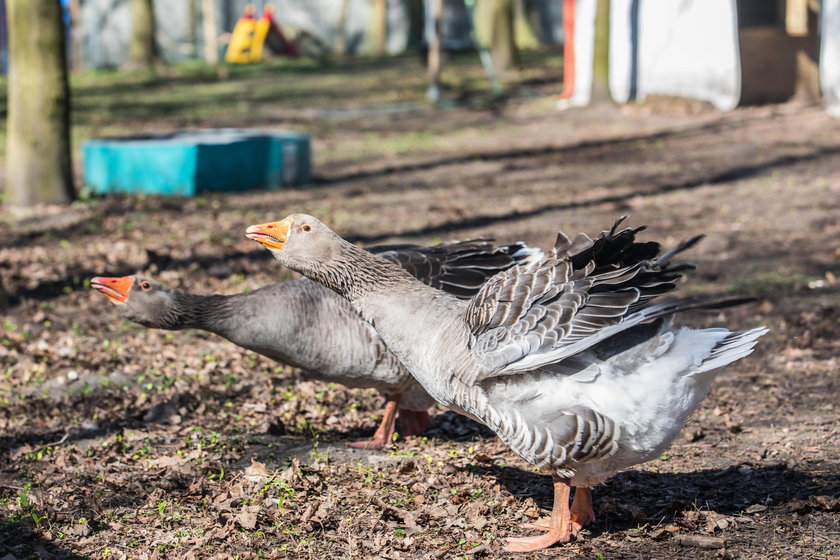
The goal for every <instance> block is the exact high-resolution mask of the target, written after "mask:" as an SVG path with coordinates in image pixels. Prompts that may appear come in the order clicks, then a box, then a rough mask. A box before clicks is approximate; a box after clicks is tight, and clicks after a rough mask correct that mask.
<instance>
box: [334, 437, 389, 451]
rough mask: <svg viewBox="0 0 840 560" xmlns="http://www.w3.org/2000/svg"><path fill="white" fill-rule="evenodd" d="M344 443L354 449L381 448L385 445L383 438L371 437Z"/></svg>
mask: <svg viewBox="0 0 840 560" xmlns="http://www.w3.org/2000/svg"><path fill="white" fill-rule="evenodd" d="M344 445H346V446H348V447H354V448H356V449H383V448H384V447H385V446H386V442H385V438H381V439H380V438H373V439H366V440H362V441H348V442H346V443H345V444H344Z"/></svg>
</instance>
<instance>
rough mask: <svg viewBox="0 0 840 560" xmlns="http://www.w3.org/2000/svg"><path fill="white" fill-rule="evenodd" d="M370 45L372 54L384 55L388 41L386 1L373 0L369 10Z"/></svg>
mask: <svg viewBox="0 0 840 560" xmlns="http://www.w3.org/2000/svg"><path fill="white" fill-rule="evenodd" d="M371 16H372V21H371V39H372V40H371V43H370V44H371V45H372V46H373V49H372V50H373V53H374V54H378V55H384V54H385V49H386V46H387V41H388V3H387V1H386V0H373V9H372V10H371Z"/></svg>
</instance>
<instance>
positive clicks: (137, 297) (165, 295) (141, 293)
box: [90, 276, 177, 328]
mask: <svg viewBox="0 0 840 560" xmlns="http://www.w3.org/2000/svg"><path fill="white" fill-rule="evenodd" d="M90 285H91V287H92V288H93V289H95V290H97V291H98V292H100V293H102V294H103V295H104V296H105V297H106V298H108V300H109V301H111V303H113V304H114V305H115V306H116V308H117V311H118V312H119V314H120V315H122V316H123V317H125V318H126V319H129V320H130V321H134V322H135V323H139V324H141V325H143V326H146V327H158V328H160V327H161V326H162V325H164V324H166V323H167V321H168V319H169V318H170V315H171V314H172V313H173V312H174V311H175V309H176V307H177V302H176V298H175V293H174V292H173V291H172V290H170V289H169V288H167V287H166V286H163V285H162V284H160V283H158V282H155V281H154V280H152V279H151V278H144V277H142V276H121V277H109V276H97V277H95V278H91V280H90Z"/></svg>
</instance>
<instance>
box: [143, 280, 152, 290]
mask: <svg viewBox="0 0 840 560" xmlns="http://www.w3.org/2000/svg"><path fill="white" fill-rule="evenodd" d="M140 287H141V288H143V289H144V290H151V289H152V285H151V284H149V283H148V282H142V283H141V284H140Z"/></svg>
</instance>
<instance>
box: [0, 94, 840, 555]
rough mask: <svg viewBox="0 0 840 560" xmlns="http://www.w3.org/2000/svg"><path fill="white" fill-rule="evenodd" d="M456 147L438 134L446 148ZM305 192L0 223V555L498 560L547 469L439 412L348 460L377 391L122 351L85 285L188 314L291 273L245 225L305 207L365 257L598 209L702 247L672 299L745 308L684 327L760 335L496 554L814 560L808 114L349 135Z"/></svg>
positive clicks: (535, 113)
mask: <svg viewBox="0 0 840 560" xmlns="http://www.w3.org/2000/svg"><path fill="white" fill-rule="evenodd" d="M396 126H399V127H404V128H405V129H412V128H415V129H417V130H418V131H423V132H424V133H427V134H428V133H433V134H434V133H439V134H440V135H441V137H442V138H444V137H446V138H447V139H448V140H447V142H446V143H442V144H441V147H440V149H439V150H437V151H436V152H434V153H430V154H423V155H420V156H416V155H415V156H393V157H386V158H379V157H377V158H369V159H366V160H363V161H358V160H353V161H346V162H344V161H341V160H335V159H332V160H329V161H328V163H323V164H319V160H318V157H319V154H323V153H325V152H328V151H329V150H330V146H331V143H332V142H335V141H337V137H338V136H339V135H342V134H344V135H352V134H358V133H359V132H360V131H363V132H364V134H365V138H366V139H367V140H365V141H373V140H371V138H374V137H375V135H376V134H386V133H387V131H388V130H389V128H390V127H396ZM456 129H457V130H458V131H459V134H458V135H457V136H456V137H454V139H453V137H451V136H447V134H448V132H450V131H452V130H456ZM314 153H315V158H316V161H315V173H316V176H317V181H316V183H315V184H314V185H312V186H310V187H307V188H299V189H288V190H283V191H278V192H271V193H264V192H262V193H248V194H244V195H213V196H206V197H200V198H196V199H190V200H183V199H159V198H154V197H143V198H129V197H109V198H105V199H91V200H87V201H84V202H80V203H77V204H76V205H75V206H74V207H73V208H71V209H69V210H67V209H46V214H47V215H46V216H44V215H40V216H38V217H34V218H29V219H25V218H24V219H13V218H10V217H8V216H7V217H6V218H5V220H4V221H3V223H2V224H0V275H2V277H3V280H4V283H5V286H6V288H7V290H8V291H9V292H10V293H11V295H12V303H13V306H12V307H11V309H10V310H9V311H8V313H7V314H6V315H5V316H4V317H3V319H2V320H3V331H2V333H0V334H1V336H2V338H0V342H2V344H0V403H2V407H0V558H2V559H7V560H12V559H15V558H30V557H41V558H137V559H147V558H148V559H152V558H241V559H250V558H319V559H324V560H326V559H333V558H335V559H338V558H394V559H396V558H447V559H448V558H469V559H471V558H477V559H502V558H509V557H510V556H511V555H509V554H506V553H504V552H503V551H502V547H503V544H504V541H503V537H505V536H512V535H519V534H521V533H522V530H521V529H520V528H519V527H518V526H519V525H520V524H521V523H523V522H525V521H529V520H532V519H534V518H536V517H537V516H539V515H540V514H541V513H544V511H541V510H545V509H547V508H549V507H550V505H551V495H550V485H549V481H550V479H549V477H547V476H545V475H542V474H539V473H536V472H535V471H534V470H533V469H532V468H531V467H530V466H529V465H527V464H526V463H524V462H523V461H522V460H520V459H519V458H518V457H516V456H515V455H514V454H513V453H511V452H510V451H509V450H508V449H507V448H506V447H505V446H504V445H503V444H501V443H500V442H499V441H498V440H497V439H495V437H494V436H493V435H492V433H489V432H488V431H487V430H485V429H482V428H481V427H479V426H477V425H476V424H474V423H472V422H471V421H468V420H466V419H464V418H461V417H458V416H455V415H454V414H453V413H451V412H443V411H438V415H437V416H436V417H435V420H434V423H433V426H432V427H431V429H429V430H428V431H427V432H426V433H425V434H424V437H415V438H409V439H403V440H400V441H397V442H396V443H395V445H394V446H393V448H392V449H391V450H388V451H386V452H366V451H358V450H350V449H348V448H346V447H344V446H342V445H341V443H340V442H341V441H344V440H346V439H349V438H360V437H365V436H369V435H370V434H371V433H372V431H373V428H374V426H375V423H376V420H377V418H376V415H377V414H379V413H380V411H381V405H382V399H381V397H379V396H378V395H377V394H375V393H374V392H371V391H353V390H348V389H345V388H343V387H338V386H326V385H323V384H321V383H317V382H310V381H303V380H302V379H301V378H300V376H299V373H298V372H297V371H295V370H294V369H292V368H289V367H280V366H278V365H277V364H275V363H273V362H271V361H269V360H267V359H264V358H262V357H260V356H257V355H254V354H253V353H250V352H246V351H244V350H241V349H239V348H237V347H235V346H233V345H232V344H230V343H228V342H226V341H224V340H222V339H220V338H218V337H215V336H213V335H210V334H207V333H204V332H199V331H179V332H165V331H158V330H147V329H144V328H142V327H139V326H137V325H134V324H131V323H129V322H127V321H124V320H122V319H121V318H119V317H118V315H117V314H116V313H115V312H114V311H113V310H112V309H111V305H110V304H109V303H108V302H107V301H106V300H105V299H104V298H103V297H102V296H101V295H99V294H96V293H92V292H91V291H90V290H89V285H88V283H87V279H89V278H90V277H91V276H95V275H122V274H130V273H135V272H142V273H143V274H146V275H150V276H153V277H155V278H157V279H158V280H160V281H162V282H164V283H166V284H168V285H170V286H173V287H179V288H184V289H189V290H191V291H195V292H199V293H213V292H220V293H236V292H239V291H243V290H245V289H253V288H256V287H259V286H262V285H265V284H267V283H271V282H275V281H279V280H288V279H291V278H292V277H293V276H292V274H291V273H289V272H288V271H285V270H281V268H280V266H279V264H278V263H277V262H276V261H273V260H271V259H270V258H269V255H268V252H267V251H265V250H263V249H261V248H259V247H257V246H256V245H255V244H254V243H253V242H250V241H248V240H246V239H245V238H244V237H243V232H244V229H245V227H246V226H247V225H249V224H252V223H257V222H262V221H266V220H268V219H274V218H281V217H283V216H285V215H286V214H288V213H290V212H292V211H304V212H308V213H311V214H314V215H316V216H318V217H320V218H321V219H322V220H324V221H325V222H326V223H328V224H330V225H331V226H332V227H333V228H334V229H336V230H337V231H338V232H339V233H341V234H343V235H345V236H347V237H348V238H350V239H352V240H354V241H356V242H360V243H364V244H374V243H381V242H393V241H396V240H405V241H412V242H424V243H433V242H437V241H440V240H445V239H453V238H461V239H463V238H470V237H476V236H488V237H494V238H496V239H498V240H500V241H508V240H516V239H522V240H525V241H527V242H528V243H530V244H533V245H538V246H542V247H548V246H550V244H551V243H552V242H553V240H554V236H555V232H556V231H557V230H558V229H562V230H564V231H566V232H570V233H575V232H577V231H585V232H588V233H590V234H596V233H597V232H598V231H600V230H601V229H604V228H606V227H609V226H610V225H611V224H612V222H613V221H614V220H615V218H617V217H618V216H620V215H623V214H630V215H631V218H630V221H629V224H631V225H641V224H647V225H648V226H649V229H648V231H647V232H645V233H644V234H642V236H643V237H644V238H649V239H657V240H661V241H662V242H663V243H664V244H666V245H670V244H674V243H676V242H678V241H680V240H683V239H686V238H688V237H690V236H693V235H695V234H697V233H705V234H706V236H707V237H706V239H705V240H704V241H703V242H702V243H701V244H700V245H699V246H697V247H696V248H694V249H692V250H691V252H690V254H688V255H687V256H688V257H689V258H690V259H692V260H694V261H695V262H696V263H697V264H698V265H699V268H698V270H697V271H696V272H694V273H692V274H690V275H689V278H688V279H687V281H686V282H685V284H684V286H683V287H682V288H681V290H680V291H681V292H682V293H737V294H741V295H751V296H755V297H757V298H758V300H759V301H758V302H757V303H756V304H752V305H746V306H743V307H739V308H736V309H731V310H727V311H726V312H725V313H721V314H696V315H691V316H684V317H682V318H681V321H682V322H685V323H689V324H692V325H697V326H718V325H726V326H728V327H730V328H737V329H743V328H748V327H754V326H758V325H767V326H768V327H769V328H770V333H769V334H768V335H767V336H765V337H764V338H762V339H761V341H760V344H759V345H758V348H757V350H756V351H755V353H754V354H753V355H751V356H749V357H748V358H746V359H744V360H742V361H739V362H738V363H736V364H734V365H733V366H731V367H729V368H728V369H727V370H725V371H724V372H723V373H722V374H721V375H720V376H719V378H718V379H717V382H716V383H715V385H714V388H713V390H712V392H711V394H710V395H709V397H708V398H707V399H706V400H705V401H704V403H703V404H702V406H701V408H700V409H699V410H698V412H697V413H696V414H695V415H694V416H693V417H692V418H691V420H690V421H689V422H688V424H687V426H686V427H685V429H684V430H683V433H682V435H681V436H680V437H679V438H678V440H677V441H676V442H675V443H674V445H673V446H672V447H671V448H670V449H669V450H668V451H667V452H666V455H663V456H662V457H661V458H660V459H659V460H657V461H653V462H650V463H647V464H644V465H641V466H639V467H638V468H636V469H633V470H631V471H628V472H623V473H620V474H618V475H617V476H615V477H614V478H613V479H612V480H611V481H610V482H609V483H607V484H605V485H603V486H601V487H598V488H596V489H595V490H594V497H595V512H596V516H597V521H596V523H595V524H594V525H593V526H592V527H591V528H589V529H587V530H584V531H583V532H582V533H581V535H580V536H579V537H578V538H577V539H576V540H575V541H573V542H571V543H568V544H565V545H560V546H556V547H553V548H551V549H548V550H546V551H543V552H539V553H533V554H522V555H519V557H521V558H523V559H525V558H595V559H599V560H605V559H609V560H613V559H623V558H651V559H660V558H661V559H665V558H668V559H671V558H703V559H727V558H744V559H748V558H756V559H758V558H762V559H763V558H791V559H793V558H797V559H798V558H814V559H829V558H840V527H839V526H838V521H839V520H840V488H838V486H840V484H839V483H840V437H838V430H837V422H838V413H840V399H838V390H840V388H838V383H837V378H838V370H840V352H839V351H838V350H839V349H840V342H838V336H837V333H838V329H840V284H838V277H840V122H838V121H837V120H831V119H829V118H828V117H826V116H825V115H824V114H823V113H822V112H821V111H820V110H819V109H818V108H816V107H802V106H794V105H781V106H777V105H774V106H765V107H759V108H747V109H739V110H736V111H733V112H731V113H727V114H721V113H719V112H716V111H713V110H711V109H709V108H707V107H705V106H703V105H701V104H693V103H685V102H674V101H669V100H658V101H653V102H650V103H648V104H645V105H640V106H631V107H625V108H603V109H585V110H573V111H568V112H564V113H559V112H556V111H554V109H553V107H552V100H550V99H548V98H546V99H545V100H543V101H534V102H529V103H521V104H517V103H511V104H509V105H507V106H504V107H501V108H500V107H495V108H491V109H487V110H476V109H468V108H449V109H446V110H444V111H441V112H436V111H435V110H433V109H432V108H422V109H421V110H419V111H411V112H406V113H405V114H388V115H368V116H364V115H363V116H361V117H358V120H357V121H354V120H352V119H350V120H348V123H347V126H346V127H343V128H342V129H341V131H338V132H335V133H334V134H333V135H331V136H329V137H326V138H316V139H315V145H314Z"/></svg>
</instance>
